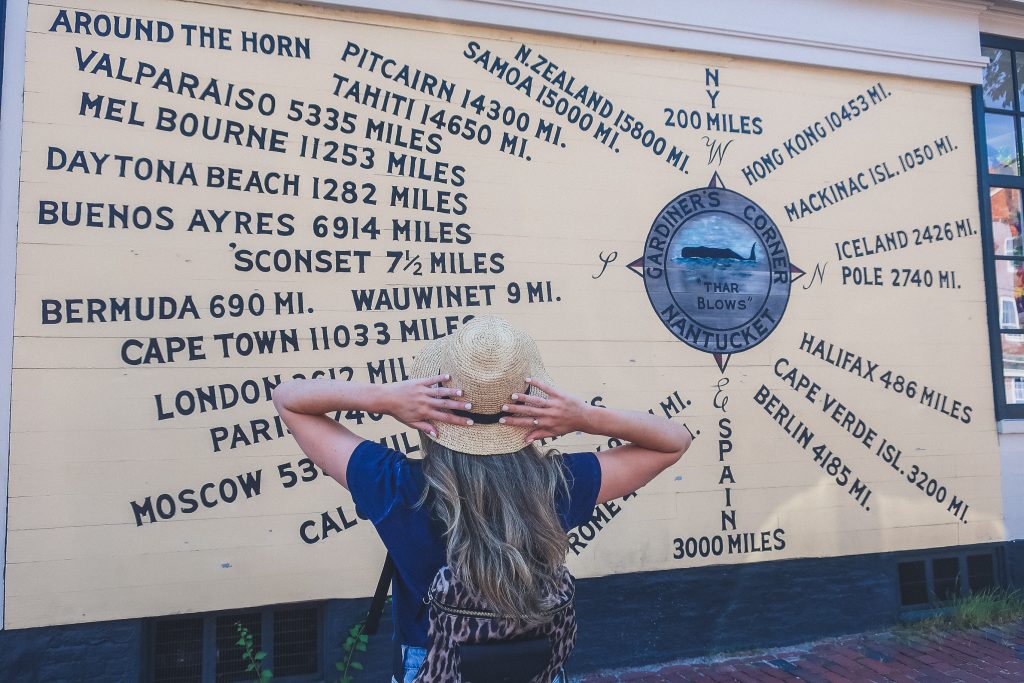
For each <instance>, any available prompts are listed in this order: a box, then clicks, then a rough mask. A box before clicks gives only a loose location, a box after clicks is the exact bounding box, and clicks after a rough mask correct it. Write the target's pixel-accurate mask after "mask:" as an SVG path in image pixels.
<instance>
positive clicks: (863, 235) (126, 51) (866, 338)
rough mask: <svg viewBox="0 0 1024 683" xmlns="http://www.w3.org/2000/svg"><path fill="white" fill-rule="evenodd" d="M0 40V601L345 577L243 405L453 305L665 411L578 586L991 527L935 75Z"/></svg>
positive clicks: (952, 188) (953, 158) (335, 494)
mask: <svg viewBox="0 0 1024 683" xmlns="http://www.w3.org/2000/svg"><path fill="white" fill-rule="evenodd" d="M29 31H30V33H29V36H28V44H27V67H26V68H27V73H26V81H25V82H26V86H25V121H24V142H23V152H22V160H21V199H20V222H19V225H18V270H17V299H16V319H15V324H16V339H15V349H14V351H15V355H14V375H13V408H12V410H13V414H12V433H11V462H10V499H9V501H8V506H9V517H8V519H9V528H8V553H7V566H6V581H5V589H6V596H5V599H6V614H5V619H4V625H5V627H13V628H19V627H29V626H39V625H45V624H59V623H70V622H81V621H94V620H103V619H114V618H124V617H139V616H147V615H161V614H172V613H178V612H196V611H206V610H213V609H223V608H234V607H242V606H248V605H262V604H269V603H277V602H288V601H296V600H306V599H319V598H330V597H354V596H365V595H369V594H370V593H371V592H372V590H373V587H374V585H375V581H376V576H377V572H378V571H379V567H380V563H381V560H382V558H383V555H384V549H383V547H382V546H381V544H380V543H379V541H378V539H377V538H376V535H375V532H374V530H373V528H372V526H371V525H370V524H369V523H367V522H365V521H364V520H360V519H358V518H357V517H356V515H355V511H354V508H353V505H352V502H351V499H350V497H349V495H348V494H347V492H346V491H345V490H344V489H343V488H341V487H340V486H338V485H337V484H336V483H334V482H333V481H331V480H329V479H327V478H326V477H325V476H324V475H323V474H322V473H321V472H319V471H318V470H317V468H315V467H314V466H313V465H312V463H310V462H309V461H308V460H306V459H304V457H303V455H302V454H301V452H300V451H299V450H298V448H297V446H296V444H295V442H294V440H293V439H292V438H290V436H289V435H288V433H287V431H286V429H285V428H284V426H283V424H282V423H281V421H280V420H279V418H278V417H277V416H276V414H275V411H274V408H273V405H272V404H271V403H270V400H269V399H270V395H271V391H272V389H273V387H274V386H275V385H276V384H277V383H279V382H281V381H283V380H286V379H288V378H292V377H333V378H340V379H356V380H361V381H371V382H391V381H396V380H399V379H401V378H402V377H403V375H404V372H405V371H406V369H407V368H408V367H409V366H410V361H411V359H412V357H413V356H414V355H415V353H416V351H417V349H418V348H419V347H420V346H421V345H422V344H423V343H424V342H425V341H427V340H430V339H433V338H435V337H437V336H440V335H445V334H448V333H450V332H451V331H453V330H455V329H458V327H459V326H460V325H461V324H463V323H464V322H465V321H467V320H468V319H470V318H471V316H473V315H477V314H481V313H497V314H500V315H504V316H507V317H508V318H510V319H511V320H512V321H513V322H514V324H516V325H518V326H521V327H523V328H525V329H527V330H528V331H530V332H531V333H532V334H533V335H534V336H535V337H536V338H537V339H538V341H539V344H540V346H541V349H542V351H543V353H544V356H545V359H546V362H547V365H548V367H549V370H550V372H551V374H552V375H553V377H554V378H555V380H556V381H557V382H558V383H559V384H560V385H561V386H563V387H565V388H567V389H569V390H571V391H573V392H575V393H576V394H577V395H579V396H581V397H583V398H585V399H587V400H591V401H593V402H594V403H595V404H597V405H615V406H619V407H627V408H635V409H642V410H650V411H652V412H654V413H656V414H659V415H665V416H667V417H670V418H671V419H673V420H677V421H681V422H684V423H685V424H686V425H687V427H688V428H689V429H690V430H691V432H692V433H693V434H694V436H695V441H694V445H693V447H692V448H691V449H690V451H689V452H688V453H687V454H686V455H685V457H684V458H683V459H682V461H681V462H680V463H679V464H678V465H676V466H675V467H673V468H672V469H670V470H668V471H667V472H665V473H664V474H663V475H661V476H660V477H659V478H658V479H657V480H656V481H654V482H653V483H651V484H650V485H649V486H647V487H645V488H643V489H642V490H641V491H639V492H638V493H637V494H634V495H632V496H628V497H626V498H625V499H622V500H618V501H615V502H611V503H607V504H605V505H602V506H600V507H599V508H598V509H596V510H595V512H594V517H593V520H592V522H591V523H590V524H587V525H584V526H583V527H580V528H577V529H575V530H573V532H572V534H571V536H570V542H571V551H570V555H569V561H570V566H571V568H572V569H573V570H574V572H575V573H576V574H577V575H579V576H594V575H604V574H610V573H621V572H631V571H638V570H655V569H673V568H684V567H693V566H700V565H708V564H718V563H721V564H731V563H742V562H763V561H771V560H778V559H784V558H795V557H808V556H836V555H849V554H857V553H867V552H876V551H884V550H902V549H912V548H926V547H935V546H946V545H957V544H966V543H976V542H984V541H993V540H1002V539H1003V537H1004V532H1003V528H1002V511H1001V501H1000V490H999V488H1000V482H999V469H998V468H999V464H998V457H997V444H996V435H995V424H994V418H993V406H992V386H991V379H990V377H991V376H990V371H989V356H988V353H987V332H986V319H985V307H984V288H983V276H982V261H981V258H980V255H981V249H980V244H979V224H978V223H979V219H978V204H977V195H976V192H977V190H976V188H977V184H976V172H975V160H974V154H973V151H972V149H973V144H972V136H973V133H972V125H971V105H970V93H969V89H968V88H967V87H966V86H962V85H952V84H944V83H938V82H926V81H918V80H911V79H907V78H899V77H892V76H881V75H878V74H869V73H858V72H849V71H840V70H827V69H820V68H809V67H801V66H795V65H786V64H778V63H770V62H765V61H753V60H747V59H736V58H730V57H727V56H722V55H717V54H705V53H694V52H681V51H670V50H663V49H645V48H640V47H635V46H626V45H617V44H604V43H598V42H594V41H584V40H575V39H569V38H561V37H555V36H550V35H542V34H533V33H525V32H523V33H518V32H509V31H504V30H491V29H486V28H481V27H476V26H468V25H459V24H451V23H442V22H429V21H420V20H412V19H403V18H397V17H392V16H385V15H374V14H366V13H355V12H349V11H341V10H332V9H325V8H302V7H296V6H294V5H286V4H273V3H262V2H260V3H245V5H244V7H232V6H228V5H219V4H209V3H203V4H193V3H187V2H176V1H173V0H146V1H145V2H128V1H127V0H96V1H93V2H89V3H76V2H64V3H59V4H56V5H54V4H43V3H32V5H31V7H30V15H29ZM335 418H336V419H338V420H340V421H343V422H344V424H346V425H347V426H349V427H350V428H351V429H353V430H355V431H356V432H357V433H360V434H362V435H365V436H366V437H368V438H373V439H380V440H381V441H383V442H384V443H387V444H388V445H391V446H393V447H395V448H398V449H400V450H404V451H406V452H408V453H410V454H411V455H412V456H416V455H417V453H416V450H417V443H418V438H417V435H416V434H415V433H413V432H410V431H407V430H405V428H404V427H403V426H402V425H400V424H398V423H396V422H394V421H392V420H391V419H390V418H382V417H381V416H379V415H372V414H363V413H355V412H351V413H345V414H338V415H336V416H335ZM550 445H551V446H553V447H557V448H559V449H562V450H575V449H594V448H607V447H609V446H611V445H615V444H614V442H609V441H608V440H607V439H602V438H597V437H589V436H586V435H582V434H577V435H569V436H566V437H563V438H561V439H558V440H556V441H554V442H552V443H551V444H550Z"/></svg>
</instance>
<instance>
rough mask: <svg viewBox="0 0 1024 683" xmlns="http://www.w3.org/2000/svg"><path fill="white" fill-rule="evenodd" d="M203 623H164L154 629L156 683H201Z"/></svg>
mask: <svg viewBox="0 0 1024 683" xmlns="http://www.w3.org/2000/svg"><path fill="white" fill-rule="evenodd" d="M202 677H203V620H202V618H201V617H200V618H192V619H164V620H161V621H157V622H156V623H155V624H154V625H153V682H154V683H200V682H201V681H202Z"/></svg>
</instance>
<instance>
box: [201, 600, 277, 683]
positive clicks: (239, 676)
mask: <svg viewBox="0 0 1024 683" xmlns="http://www.w3.org/2000/svg"><path fill="white" fill-rule="evenodd" d="M237 621H240V622H242V626H245V627H246V628H247V629H249V633H250V634H251V635H252V638H253V650H254V651H255V652H259V651H260V649H261V646H260V645H261V643H262V641H263V638H262V636H263V628H262V626H263V624H262V619H261V615H260V613H259V612H246V613H236V614H226V615H224V616H220V617H217V628H216V631H217V676H216V681H217V683H235V682H236V681H246V682H249V681H252V680H253V679H254V678H255V677H254V676H253V675H252V672H250V671H246V670H245V667H246V665H247V664H248V662H247V661H246V660H244V659H243V657H244V652H245V650H244V649H243V648H242V647H241V646H240V645H238V630H237V629H236V628H235V622H237ZM274 673H275V674H276V673H277V672H276V671H275V672H274Z"/></svg>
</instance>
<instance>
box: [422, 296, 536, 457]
mask: <svg viewBox="0 0 1024 683" xmlns="http://www.w3.org/2000/svg"><path fill="white" fill-rule="evenodd" d="M442 372H443V373H447V374H449V375H451V380H450V381H449V382H446V383H445V385H446V386H450V387H455V388H458V389H462V398H461V399H460V400H465V401H466V402H468V403H471V404H472V405H473V409H472V411H470V412H465V411H458V413H457V414H458V415H461V416H464V417H467V418H469V419H471V420H473V424H472V425H453V424H447V423H443V422H442V423H437V425H436V427H437V436H436V437H430V438H432V439H433V440H434V441H436V442H437V443H439V444H441V445H442V446H447V447H448V448H450V449H452V450H453V451H459V452H461V453H469V454H471V455H497V454H500V453H514V452H516V451H518V450H521V449H523V448H525V447H526V435H527V434H529V433H530V431H532V430H531V429H530V428H528V427H513V426H511V425H503V424H499V423H498V419H499V418H501V417H504V415H505V414H504V413H502V412H501V407H502V406H503V405H507V404H508V403H510V402H511V401H512V394H517V393H520V394H521V393H529V394H532V395H534V396H543V397H546V396H547V394H545V393H544V392H543V391H541V390H539V389H537V388H536V387H533V386H530V385H528V384H527V383H526V378H527V377H530V378H533V379H537V380H540V381H541V382H544V383H545V384H548V385H550V384H553V382H552V381H551V377H550V376H549V375H548V373H547V371H546V370H545V369H544V363H543V362H542V361H541V358H540V351H538V350H537V344H536V342H534V341H533V339H531V338H530V336H529V335H528V334H526V333H525V332H523V331H521V330H517V329H516V328H514V327H512V325H511V324H509V322H508V321H507V320H505V319H504V318H499V317H497V316H493V315H481V316H477V317H475V318H473V319H472V320H471V321H469V322H468V323H466V324H465V325H464V326H463V327H461V328H460V329H459V330H458V331H457V332H455V333H454V334H451V335H448V336H447V337H441V338H440V339H435V340H434V341H432V342H430V343H429V344H427V345H426V346H425V347H424V348H423V349H422V350H420V352H419V353H418V354H417V355H416V358H415V359H414V361H413V364H412V369H411V371H410V373H409V374H410V376H411V377H414V378H415V377H432V376H434V375H437V374H440V373H442Z"/></svg>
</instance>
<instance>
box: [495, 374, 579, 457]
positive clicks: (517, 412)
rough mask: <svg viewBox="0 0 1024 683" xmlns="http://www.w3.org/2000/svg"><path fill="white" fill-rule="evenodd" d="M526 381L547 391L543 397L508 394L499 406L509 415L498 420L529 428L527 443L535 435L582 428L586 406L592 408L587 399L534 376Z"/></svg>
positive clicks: (538, 436) (559, 434) (552, 434)
mask: <svg viewBox="0 0 1024 683" xmlns="http://www.w3.org/2000/svg"><path fill="white" fill-rule="evenodd" d="M526 382H527V384H529V385H530V386H534V387H537V388H538V389H540V390H541V391H543V392H544V393H545V394H547V395H548V396H547V398H544V397H542V396H533V395H531V394H512V395H511V396H510V397H509V398H511V399H512V402H510V403H509V404H508V405H504V406H502V407H501V409H502V411H503V412H506V413H509V414H510V415H509V416H508V417H503V418H501V419H500V420H498V422H500V423H501V424H507V425H512V426H515V427H527V428H531V431H530V432H529V433H528V434H527V435H526V442H527V443H530V442H532V441H534V440H535V439H546V438H550V437H555V436H562V435H563V434H568V433H569V432H575V431H585V429H586V425H587V419H586V414H587V410H588V409H590V408H592V406H591V405H590V404H589V403H587V402H585V401H583V400H582V399H579V398H576V397H575V396H573V395H572V394H569V393H566V392H563V391H559V390H558V389H555V388H554V387H551V386H548V385H547V384H544V383H543V382H541V381H538V380H536V379H532V378H531V379H527V380H526Z"/></svg>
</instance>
